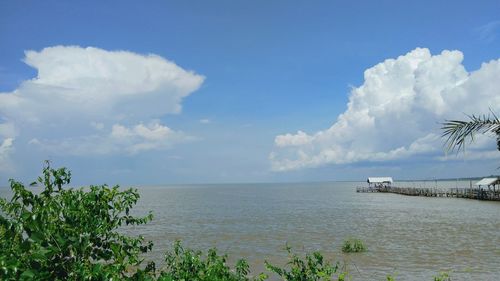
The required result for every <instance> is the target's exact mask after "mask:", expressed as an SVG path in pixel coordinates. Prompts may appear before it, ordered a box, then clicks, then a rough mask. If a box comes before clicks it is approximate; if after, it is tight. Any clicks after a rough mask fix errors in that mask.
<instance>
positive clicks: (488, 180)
mask: <svg viewBox="0 0 500 281" xmlns="http://www.w3.org/2000/svg"><path fill="white" fill-rule="evenodd" d="M497 183H498V178H484V179H482V180H480V181H478V182H476V185H491V184H497Z"/></svg>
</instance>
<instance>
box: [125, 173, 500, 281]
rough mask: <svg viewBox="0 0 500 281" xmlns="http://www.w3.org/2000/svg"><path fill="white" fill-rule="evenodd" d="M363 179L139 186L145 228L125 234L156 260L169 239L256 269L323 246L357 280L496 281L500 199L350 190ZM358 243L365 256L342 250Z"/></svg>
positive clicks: (461, 184)
mask: <svg viewBox="0 0 500 281" xmlns="http://www.w3.org/2000/svg"><path fill="white" fill-rule="evenodd" d="M359 185H366V183H353V182H326V183H293V184H289V183H283V184H224V185H182V186H154V187H140V188H139V192H140V194H141V199H140V201H139V204H138V206H137V207H136V208H135V212H136V214H145V213H146V212H148V211H152V212H153V214H154V219H153V221H152V222H151V223H149V224H148V225H146V226H141V227H137V228H132V229H128V230H127V232H129V233H131V234H142V235H144V236H145V237H146V239H149V240H152V241H154V243H155V247H154V249H155V250H154V252H153V253H152V258H153V259H155V260H156V261H161V260H162V255H163V253H164V252H165V250H167V249H171V246H172V243H173V241H175V240H176V239H181V240H182V241H183V242H184V244H185V245H186V246H187V247H190V248H195V249H208V248H210V247H217V248H218V249H219V251H220V252H221V253H227V254H229V258H230V262H234V260H235V259H237V258H246V259H247V260H248V261H249V263H250V264H251V267H252V273H254V274H258V273H259V272H261V271H265V269H264V266H263V264H264V260H268V261H270V262H272V263H276V264H280V265H283V264H284V263H285V262H286V256H287V254H286V252H285V251H284V249H283V248H284V246H285V243H288V244H289V245H290V246H292V248H293V249H294V250H295V251H297V252H298V253H305V252H311V251H314V250H319V251H321V252H322V253H324V254H325V256H326V257H327V258H328V259H330V260H332V261H341V262H346V263H347V264H348V266H349V268H350V271H351V273H352V275H353V280H385V277H386V275H387V274H395V275H396V277H397V280H432V276H433V275H436V274H437V273H438V272H440V271H444V270H445V271H450V272H451V275H452V277H453V278H452V280H500V267H499V266H498V265H499V264H500V247H499V245H500V216H499V214H500V202H487V201H476V200H467V199H455V198H426V197H409V196H401V195H395V194H385V193H384V194H382V193H380V194H378V193H356V192H355V187H356V186H359ZM396 185H398V186H421V187H423V186H426V187H435V186H437V187H439V188H442V187H456V186H458V187H468V186H469V182H425V183H424V182H419V183H415V182H413V183H412V182H404V183H399V184H398V183H396ZM348 237H356V238H359V239H361V240H363V241H364V242H365V244H366V245H367V247H368V251H367V252H365V253H359V254H342V252H341V247H342V242H343V240H344V239H346V238H348Z"/></svg>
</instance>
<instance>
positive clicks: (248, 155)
mask: <svg viewBox="0 0 500 281" xmlns="http://www.w3.org/2000/svg"><path fill="white" fill-rule="evenodd" d="M499 15H500V2H499V1H481V2H480V4H479V3H478V2H471V1H453V2H450V1H411V2H410V1H312V2H311V1H146V2H143V1H2V2H0V186H1V185H7V180H8V179H9V178H16V179H19V180H22V181H26V182H30V181H31V180H33V179H35V178H36V177H37V176H38V174H39V173H40V171H41V167H42V165H43V161H44V160H50V161H51V163H52V165H53V166H54V167H61V166H66V167H68V168H69V169H70V170H72V172H73V183H75V184H101V183H107V184H122V185H152V184H177V183H233V182H294V181H334V180H364V179H365V178H366V177H368V176H392V177H394V178H396V179H435V178H455V177H470V176H482V175H490V174H498V173H499V172H498V166H500V165H499V163H500V152H498V151H496V150H495V149H496V146H495V140H494V138H493V137H492V136H478V138H477V140H476V142H474V143H473V144H471V145H470V146H468V149H467V150H466V152H465V153H459V154H456V153H445V150H444V146H443V142H444V140H443V139H442V138H441V137H440V136H441V133H442V132H441V130H440V123H441V122H443V121H444V120H446V119H465V118H466V114H487V113H488V112H489V110H492V111H494V112H497V113H500V79H498V77H500V51H499V50H500V16H499Z"/></svg>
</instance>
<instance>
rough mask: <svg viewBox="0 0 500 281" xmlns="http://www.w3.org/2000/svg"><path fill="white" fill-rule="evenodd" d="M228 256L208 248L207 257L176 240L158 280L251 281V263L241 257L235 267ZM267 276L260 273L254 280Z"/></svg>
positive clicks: (263, 278) (167, 255)
mask: <svg viewBox="0 0 500 281" xmlns="http://www.w3.org/2000/svg"><path fill="white" fill-rule="evenodd" d="M226 260H227V256H226V255H223V256H220V255H218V254H217V250H216V249H210V250H208V253H207V256H206V258H203V253H202V252H201V251H193V250H190V249H184V248H183V247H182V244H181V242H180V241H176V242H175V244H174V249H173V251H172V252H167V253H166V254H165V263H166V267H165V269H164V271H162V272H161V273H160V277H159V279H158V280H161V281H174V280H190V281H212V280H220V281H250V280H251V279H250V277H248V273H249V265H248V263H247V262H246V261H245V260H243V259H240V260H238V262H237V263H236V267H235V269H234V270H233V269H231V268H230V267H229V266H228V265H227V264H226ZM265 279H267V276H266V275H264V274H261V275H259V277H258V278H256V279H253V280H265Z"/></svg>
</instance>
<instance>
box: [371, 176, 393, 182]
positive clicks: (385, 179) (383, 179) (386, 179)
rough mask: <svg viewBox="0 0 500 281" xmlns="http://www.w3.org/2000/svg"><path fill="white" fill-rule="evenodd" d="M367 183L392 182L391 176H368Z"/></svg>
mask: <svg viewBox="0 0 500 281" xmlns="http://www.w3.org/2000/svg"><path fill="white" fill-rule="evenodd" d="M368 182H369V183H388V182H389V183H392V178H391V177H369V178H368Z"/></svg>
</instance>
